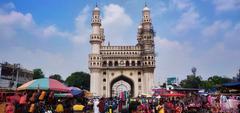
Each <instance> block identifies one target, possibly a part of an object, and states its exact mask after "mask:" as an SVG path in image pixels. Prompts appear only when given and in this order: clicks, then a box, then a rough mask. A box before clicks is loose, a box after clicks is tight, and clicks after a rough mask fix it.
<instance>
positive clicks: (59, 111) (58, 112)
mask: <svg viewBox="0 0 240 113" xmlns="http://www.w3.org/2000/svg"><path fill="white" fill-rule="evenodd" d="M55 112H56V113H63V112H64V108H63V104H62V102H61V100H58V103H57V106H56V109H55Z"/></svg>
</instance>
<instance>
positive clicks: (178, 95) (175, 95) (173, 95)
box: [160, 93, 185, 97]
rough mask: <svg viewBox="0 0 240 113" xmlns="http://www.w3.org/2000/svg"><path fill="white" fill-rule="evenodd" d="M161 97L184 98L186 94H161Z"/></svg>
mask: <svg viewBox="0 0 240 113" xmlns="http://www.w3.org/2000/svg"><path fill="white" fill-rule="evenodd" d="M160 96H166V97H183V96H185V95H184V94H181V93H169V94H160Z"/></svg>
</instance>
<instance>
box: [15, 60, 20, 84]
mask: <svg viewBox="0 0 240 113" xmlns="http://www.w3.org/2000/svg"><path fill="white" fill-rule="evenodd" d="M16 66H17V77H16V88H17V85H18V79H19V77H18V74H19V69H20V64H16Z"/></svg>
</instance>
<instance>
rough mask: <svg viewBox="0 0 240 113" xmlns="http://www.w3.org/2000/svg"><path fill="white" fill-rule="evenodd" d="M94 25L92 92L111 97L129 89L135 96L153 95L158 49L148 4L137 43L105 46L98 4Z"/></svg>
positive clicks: (90, 61)
mask: <svg viewBox="0 0 240 113" xmlns="http://www.w3.org/2000/svg"><path fill="white" fill-rule="evenodd" d="M120 21H121V20H119V22H120ZM91 25H92V33H91V35H90V44H91V53H90V54H89V61H88V65H89V69H90V75H91V84H90V91H91V92H92V93H93V95H94V96H105V97H111V96H117V95H119V93H120V92H123V91H128V92H129V94H130V95H131V96H132V97H136V96H138V95H140V94H151V92H152V91H151V89H152V88H153V85H154V69H155V52H154V30H153V26H152V21H151V16H150V9H149V8H148V7H147V6H146V5H145V7H144V8H143V10H142V21H141V23H140V25H139V26H138V32H137V35H136V39H137V44H136V45H132V46H117V45H116V46H112V45H111V46H110V44H109V45H104V40H105V36H104V28H103V26H102V24H101V17H100V9H99V8H98V6H96V7H95V8H94V9H93V12H92V23H91ZM116 30H117V29H116ZM110 38H111V37H110Z"/></svg>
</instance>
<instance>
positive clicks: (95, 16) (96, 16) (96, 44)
mask: <svg viewBox="0 0 240 113" xmlns="http://www.w3.org/2000/svg"><path fill="white" fill-rule="evenodd" d="M91 25H92V34H91V35H90V43H91V44H92V54H100V46H101V44H102V43H103V40H104V37H103V36H104V35H103V28H101V19H100V9H99V8H98V6H97V5H96V7H95V8H94V10H93V13H92V24H91Z"/></svg>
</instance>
